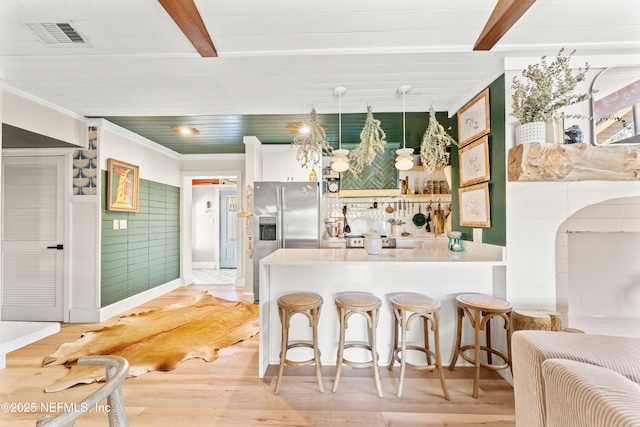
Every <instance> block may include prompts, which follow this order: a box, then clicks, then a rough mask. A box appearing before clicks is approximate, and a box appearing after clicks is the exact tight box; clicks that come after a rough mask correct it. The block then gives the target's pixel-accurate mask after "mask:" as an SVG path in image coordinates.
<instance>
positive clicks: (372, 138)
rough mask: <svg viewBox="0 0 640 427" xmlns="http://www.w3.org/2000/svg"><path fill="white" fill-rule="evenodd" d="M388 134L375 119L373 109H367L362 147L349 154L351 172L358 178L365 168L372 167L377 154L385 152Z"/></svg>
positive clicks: (362, 133)
mask: <svg viewBox="0 0 640 427" xmlns="http://www.w3.org/2000/svg"><path fill="white" fill-rule="evenodd" d="M386 137H387V134H386V133H384V130H382V127H380V120H377V119H375V118H374V117H373V112H372V111H371V107H367V118H366V119H365V121H364V127H363V128H362V132H360V145H358V147H356V149H355V150H353V151H351V153H349V163H350V165H351V166H350V168H349V172H350V173H351V174H352V175H353V176H354V177H357V176H358V175H359V174H360V172H362V170H363V169H364V167H365V166H369V165H371V163H372V162H373V160H374V159H375V158H376V152H377V151H380V152H384V145H385V144H386V143H387V141H386Z"/></svg>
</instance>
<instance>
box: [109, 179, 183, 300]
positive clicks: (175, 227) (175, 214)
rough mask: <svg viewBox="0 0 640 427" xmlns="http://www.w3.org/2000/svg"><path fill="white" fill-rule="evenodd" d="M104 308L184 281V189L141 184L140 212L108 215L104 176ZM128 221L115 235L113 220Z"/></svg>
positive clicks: (155, 183)
mask: <svg viewBox="0 0 640 427" xmlns="http://www.w3.org/2000/svg"><path fill="white" fill-rule="evenodd" d="M102 182H103V185H102V193H101V194H102V198H101V199H102V200H101V203H102V249H101V261H102V262H101V277H102V283H101V306H102V307H105V306H107V305H110V304H113V303H115V302H118V301H121V300H123V299H125V298H127V297H130V296H132V295H135V294H138V293H140V292H144V291H146V290H148V289H152V288H154V287H156V286H159V285H162V284H164V283H167V282H170V281H171V280H174V279H177V278H179V277H180V188H178V187H173V186H170V185H164V184H160V183H157V182H152V181H147V180H144V179H141V180H140V186H139V200H138V212H114V211H107V210H106V209H105V206H106V193H107V192H106V182H107V173H106V171H102ZM114 219H117V220H121V219H126V220H127V228H126V229H124V230H114V229H113V220H114Z"/></svg>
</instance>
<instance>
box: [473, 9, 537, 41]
mask: <svg viewBox="0 0 640 427" xmlns="http://www.w3.org/2000/svg"><path fill="white" fill-rule="evenodd" d="M535 2H536V0H498V4H497V5H496V7H495V9H493V12H492V13H491V16H490V17H489V20H488V21H487V23H486V25H485V26H484V28H483V29H482V33H480V37H478V40H476V44H475V46H473V50H491V49H492V48H493V46H495V44H496V43H498V40H500V39H501V38H502V36H504V35H505V34H506V33H507V31H509V30H510V29H511V27H513V25H514V24H515V23H516V22H517V21H518V19H520V18H521V17H522V15H524V13H525V12H526V11H527V10H528V9H529V8H530V7H531V5H532V4H534V3H535Z"/></svg>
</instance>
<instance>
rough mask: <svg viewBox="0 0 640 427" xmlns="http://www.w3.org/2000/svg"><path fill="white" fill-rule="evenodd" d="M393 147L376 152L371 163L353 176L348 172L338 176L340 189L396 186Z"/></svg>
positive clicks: (396, 177) (396, 178) (396, 172)
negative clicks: (355, 176) (382, 151)
mask: <svg viewBox="0 0 640 427" xmlns="http://www.w3.org/2000/svg"><path fill="white" fill-rule="evenodd" d="M395 150H396V149H395V148H393V149H387V150H385V151H384V153H378V155H377V156H376V158H375V159H374V161H373V163H371V165H370V166H367V167H365V168H364V169H363V171H362V173H361V174H360V175H358V177H357V178H354V177H353V175H352V174H351V173H349V172H345V173H343V174H342V176H341V177H340V189H341V190H372V189H390V188H398V170H397V169H396V168H395V167H394V163H395V157H396V153H395Z"/></svg>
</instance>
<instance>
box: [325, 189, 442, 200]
mask: <svg viewBox="0 0 640 427" xmlns="http://www.w3.org/2000/svg"><path fill="white" fill-rule="evenodd" d="M324 197H326V198H338V197H389V198H394V199H437V198H441V199H450V198H451V193H442V194H402V193H400V190H399V189H383V190H379V189H372V190H340V192H339V193H324Z"/></svg>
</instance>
